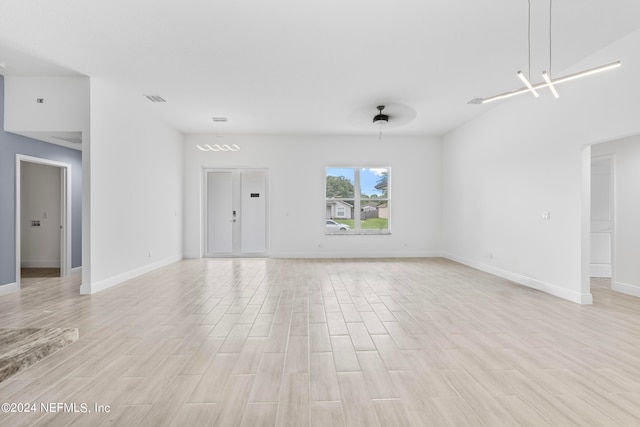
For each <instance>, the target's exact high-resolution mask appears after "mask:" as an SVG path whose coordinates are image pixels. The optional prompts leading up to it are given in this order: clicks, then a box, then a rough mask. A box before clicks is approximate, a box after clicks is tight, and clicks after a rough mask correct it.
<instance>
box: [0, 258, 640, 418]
mask: <svg viewBox="0 0 640 427" xmlns="http://www.w3.org/2000/svg"><path fill="white" fill-rule="evenodd" d="M78 288H79V280H78V279H77V278H72V279H60V278H33V279H27V278H25V279H24V281H23V290H22V292H21V293H19V294H17V293H16V294H11V295H5V296H2V297H0V325H1V326H2V327H29V326H33V327H53V326H55V327H64V326H71V327H78V328H79V329H80V339H79V340H78V341H76V342H75V343H74V344H72V345H70V346H67V347H65V348H64V349H62V350H61V351H59V352H57V353H56V354H54V355H52V356H50V357H48V358H47V359H45V360H43V361H40V362H39V363H37V364H35V365H33V366H31V367H30V368H28V369H26V370H25V371H23V372H20V373H19V374H18V375H16V376H14V377H11V378H10V379H8V380H6V381H4V382H2V383H0V402H10V403H15V404H22V403H36V404H37V405H40V404H41V403H47V404H52V403H53V404H54V407H53V408H54V409H56V408H57V407H56V406H55V404H57V403H67V404H76V410H77V411H82V410H83V407H82V405H83V404H86V405H87V407H86V409H87V410H89V411H91V413H72V412H65V411H64V407H62V408H61V409H57V410H59V411H60V412H57V413H48V414H47V413H43V412H42V408H41V407H39V406H38V408H37V412H36V413H32V414H15V413H13V414H8V415H7V414H0V425H3V426H5V425H6V426H20V425H30V424H32V423H35V424H36V425H48V426H65V425H74V426H107V425H113V426H135V425H139V426H160V425H175V426H199V425H216V426H273V425H275V426H295V427H301V426H322V427H326V426H333V425H335V426H349V427H350V426H393V427H397V426H429V425H434V426H448V425H458V426H481V425H485V426H503V425H504V426H518V425H523V426H546V425H550V426H574V425H580V426H584V425H594V426H616V425H621V426H635V425H640V299H636V298H633V297H628V296H624V295H621V294H617V293H614V292H611V291H609V290H608V289H607V284H606V281H600V282H598V281H594V283H593V285H592V288H593V294H594V300H595V302H594V304H593V305H592V306H580V305H578V304H574V303H571V302H567V301H564V300H562V299H559V298H555V297H552V296H550V295H547V294H544V293H541V292H537V291H535V290H531V289H528V288H525V287H521V286H517V285H514V284H511V283H509V282H508V281H506V280H504V279H500V278H496V277H494V276H491V275H488V274H485V273H481V272H478V271H475V270H473V269H470V268H467V267H464V266H461V265H459V264H456V263H453V262H450V261H447V260H443V259H438V258H434V259H384V260H283V259H208V260H207V259H205V260H185V261H181V262H178V263H176V264H173V265H170V266H168V267H165V268H162V269H160V270H157V271H154V272H152V273H150V274H147V275H145V276H142V277H139V278H137V279H134V280H131V281H129V282H127V283H126V284H123V285H120V286H117V287H114V288H111V289H109V290H106V291H103V292H101V293H98V294H96V295H93V296H79V295H78ZM95 404H98V405H103V406H102V407H103V408H107V407H108V408H109V410H110V412H109V413H104V412H102V413H96V412H95V406H94V405H95ZM67 409H73V407H68V408H67Z"/></svg>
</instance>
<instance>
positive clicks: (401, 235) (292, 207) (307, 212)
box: [184, 131, 441, 258]
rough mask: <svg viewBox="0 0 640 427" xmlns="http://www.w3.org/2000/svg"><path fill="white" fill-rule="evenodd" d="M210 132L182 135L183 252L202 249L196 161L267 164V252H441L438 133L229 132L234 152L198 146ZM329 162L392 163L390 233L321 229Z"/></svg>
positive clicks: (215, 164) (344, 254)
mask: <svg viewBox="0 0 640 427" xmlns="http://www.w3.org/2000/svg"><path fill="white" fill-rule="evenodd" d="M214 140H215V137H214V136H212V135H187V136H186V138H185V145H184V152H185V243H184V248H185V257H190V258H198V257H201V256H202V236H203V233H202V213H203V210H202V182H203V180H202V169H203V168H204V167H214V168H268V170H269V177H268V179H269V191H268V192H269V213H268V215H269V223H270V229H269V236H270V248H269V255H270V256H271V257H387V256H388V257H397V256H408V257H410V256H431V255H439V254H440V249H441V234H440V233H441V143H440V140H439V138H425V137H393V136H392V135H385V136H383V138H382V140H379V139H378V136H377V134H376V133H375V131H372V135H371V136H366V137H349V136H291V135H287V136H246V135H245V136H234V135H228V136H226V137H225V138H224V143H225V144H234V143H235V144H238V145H239V146H240V147H241V150H240V151H238V152H202V151H200V150H198V149H197V148H196V144H206V143H212V142H220V141H214ZM327 166H390V167H391V168H392V170H391V216H392V218H391V231H392V234H391V235H386V236H371V235H368V236H327V235H325V226H324V220H325V213H326V212H325V210H326V203H325V199H324V191H325V189H324V174H325V167H327Z"/></svg>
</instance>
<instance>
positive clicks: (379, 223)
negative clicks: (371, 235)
mask: <svg viewBox="0 0 640 427" xmlns="http://www.w3.org/2000/svg"><path fill="white" fill-rule="evenodd" d="M334 221H335V222H338V223H340V224H346V225H348V226H349V227H351V229H352V230H353V229H354V228H355V225H354V222H355V220H353V219H334ZM388 228H389V220H388V219H387V218H369V219H364V220H362V221H360V229H362V230H386V229H388Z"/></svg>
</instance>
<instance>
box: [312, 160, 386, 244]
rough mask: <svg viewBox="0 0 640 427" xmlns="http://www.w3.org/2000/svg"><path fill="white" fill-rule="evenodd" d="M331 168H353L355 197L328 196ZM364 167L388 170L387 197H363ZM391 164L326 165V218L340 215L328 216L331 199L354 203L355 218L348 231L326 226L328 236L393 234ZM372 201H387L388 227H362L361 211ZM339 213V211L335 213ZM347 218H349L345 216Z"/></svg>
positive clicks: (324, 188) (324, 185)
mask: <svg viewBox="0 0 640 427" xmlns="http://www.w3.org/2000/svg"><path fill="white" fill-rule="evenodd" d="M331 169H352V170H353V197H327V177H328V176H329V175H327V172H328V171H329V170H331ZM363 169H385V170H386V171H387V188H386V197H382V198H371V197H367V198H363V197H362V191H361V185H360V173H361V172H362V170H363ZM391 181H392V179H391V166H325V167H324V178H323V194H324V201H325V203H324V205H325V206H324V211H325V220H326V219H331V220H335V219H338V218H339V217H338V216H335V217H331V218H327V217H326V215H327V204H328V203H329V202H330V201H340V202H344V203H349V204H351V203H353V213H352V215H351V219H352V220H353V224H354V226H353V228H352V229H351V230H349V231H348V232H346V233H345V232H340V233H338V232H331V231H329V230H327V228H326V226H325V231H324V234H325V235H328V236H335V235H339V236H353V235H388V234H391V209H390V205H391ZM371 201H385V202H386V210H387V218H386V219H387V228H386V229H362V228H361V221H362V219H361V213H362V209H363V206H365V205H367V204H368V203H369V202H371ZM335 214H336V215H337V212H336V213H335ZM343 219H347V218H343Z"/></svg>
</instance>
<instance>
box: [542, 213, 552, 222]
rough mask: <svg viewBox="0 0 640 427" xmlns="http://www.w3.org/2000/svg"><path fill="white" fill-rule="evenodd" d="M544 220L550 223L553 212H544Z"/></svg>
mask: <svg viewBox="0 0 640 427" xmlns="http://www.w3.org/2000/svg"><path fill="white" fill-rule="evenodd" d="M542 219H543V220H545V221H549V220H550V219H551V212H542Z"/></svg>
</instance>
